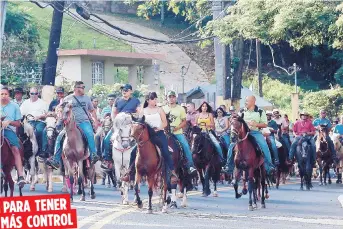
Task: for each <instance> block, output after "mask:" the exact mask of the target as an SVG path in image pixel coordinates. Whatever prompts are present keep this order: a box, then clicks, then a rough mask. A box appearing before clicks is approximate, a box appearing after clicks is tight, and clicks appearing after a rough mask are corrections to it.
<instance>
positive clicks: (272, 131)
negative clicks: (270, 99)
mask: <svg viewBox="0 0 343 229" xmlns="http://www.w3.org/2000/svg"><path fill="white" fill-rule="evenodd" d="M266 114H267V121H268V127H269V129H270V135H269V136H268V137H267V138H268V140H269V141H270V144H271V148H272V152H273V155H274V162H275V165H276V166H278V165H279V164H280V162H279V153H278V149H277V147H276V142H275V134H276V133H277V131H278V129H279V127H278V124H277V123H276V122H275V121H274V120H273V119H272V115H273V113H272V112H271V111H267V113H266Z"/></svg>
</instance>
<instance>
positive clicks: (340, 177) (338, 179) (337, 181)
mask: <svg viewBox="0 0 343 229" xmlns="http://www.w3.org/2000/svg"><path fill="white" fill-rule="evenodd" d="M341 183H342V174H341V173H340V170H339V167H337V180H336V184H341Z"/></svg>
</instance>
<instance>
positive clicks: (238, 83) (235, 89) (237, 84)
mask: <svg viewBox="0 0 343 229" xmlns="http://www.w3.org/2000/svg"><path fill="white" fill-rule="evenodd" d="M233 48H234V59H235V61H234V74H233V80H232V101H233V102H234V101H236V100H240V99H241V92H242V75H243V66H244V40H243V37H240V38H239V39H238V40H236V41H235V42H234V47H233Z"/></svg>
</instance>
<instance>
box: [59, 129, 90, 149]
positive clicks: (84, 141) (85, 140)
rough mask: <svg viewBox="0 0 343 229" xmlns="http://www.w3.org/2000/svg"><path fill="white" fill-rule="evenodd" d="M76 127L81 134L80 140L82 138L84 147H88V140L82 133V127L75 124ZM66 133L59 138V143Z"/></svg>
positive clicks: (62, 140)
mask: <svg viewBox="0 0 343 229" xmlns="http://www.w3.org/2000/svg"><path fill="white" fill-rule="evenodd" d="M76 128H77V129H78V130H79V131H80V133H81V136H82V140H83V144H84V146H85V149H87V147H88V142H87V138H86V135H85V134H84V133H83V131H82V129H81V128H80V127H78V126H76ZM65 137H66V135H65V134H64V135H63V137H62V139H61V144H62V143H63V142H64V139H65Z"/></svg>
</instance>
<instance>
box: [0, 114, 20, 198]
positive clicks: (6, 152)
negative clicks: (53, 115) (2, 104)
mask: <svg viewBox="0 0 343 229" xmlns="http://www.w3.org/2000/svg"><path fill="white" fill-rule="evenodd" d="M3 120H4V117H3V118H1V121H3ZM19 143H20V149H19V152H20V156H21V158H22V159H24V151H23V144H22V143H21V141H19ZM0 145H1V154H0V156H1V158H0V161H2V162H3V163H2V171H3V173H4V174H5V176H4V177H3V178H2V179H1V181H0V186H1V187H0V193H1V194H2V192H3V191H4V192H5V197H7V196H8V194H7V192H8V186H9V188H10V195H9V196H10V197H13V193H14V181H13V179H12V175H11V171H12V169H13V168H14V167H15V160H14V156H13V153H12V150H11V147H10V144H9V142H8V141H7V139H5V137H4V132H3V130H2V129H1V139H0ZM4 162H6V163H4ZM19 195H20V196H23V192H22V187H19Z"/></svg>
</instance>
